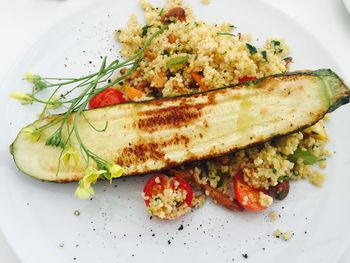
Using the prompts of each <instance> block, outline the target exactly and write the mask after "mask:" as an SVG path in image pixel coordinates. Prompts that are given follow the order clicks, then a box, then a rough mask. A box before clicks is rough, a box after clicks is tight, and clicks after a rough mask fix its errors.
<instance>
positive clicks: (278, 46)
mask: <svg viewBox="0 0 350 263" xmlns="http://www.w3.org/2000/svg"><path fill="white" fill-rule="evenodd" d="M271 43H272V45H273V49H274V54H277V53H282V52H283V49H282V48H281V42H280V41H278V40H272V41H271Z"/></svg>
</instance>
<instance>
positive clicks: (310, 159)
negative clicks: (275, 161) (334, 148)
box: [288, 148, 319, 165]
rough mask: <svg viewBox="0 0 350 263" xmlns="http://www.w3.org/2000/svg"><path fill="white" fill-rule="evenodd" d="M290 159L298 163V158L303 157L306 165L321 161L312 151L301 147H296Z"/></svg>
mask: <svg viewBox="0 0 350 263" xmlns="http://www.w3.org/2000/svg"><path fill="white" fill-rule="evenodd" d="M288 159H289V161H291V162H293V163H297V161H298V159H302V160H303V162H304V164H306V165H313V164H315V163H317V162H318V161H319V159H318V158H317V157H316V156H315V155H314V154H313V153H312V152H310V151H303V150H302V149H300V148H298V149H296V151H295V152H294V153H293V154H292V155H289V157H288Z"/></svg>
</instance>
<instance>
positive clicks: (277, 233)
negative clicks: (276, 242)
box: [273, 229, 294, 241]
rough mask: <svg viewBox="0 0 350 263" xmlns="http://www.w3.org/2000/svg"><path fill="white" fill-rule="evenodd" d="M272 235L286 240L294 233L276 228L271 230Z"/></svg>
mask: <svg viewBox="0 0 350 263" xmlns="http://www.w3.org/2000/svg"><path fill="white" fill-rule="evenodd" d="M273 235H274V236H275V237H276V238H281V239H282V240H284V241H288V240H290V239H291V238H292V237H293V236H294V233H293V232H292V231H286V232H282V231H281V230H280V229H276V230H275V231H273Z"/></svg>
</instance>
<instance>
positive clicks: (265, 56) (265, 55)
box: [261, 50, 267, 60]
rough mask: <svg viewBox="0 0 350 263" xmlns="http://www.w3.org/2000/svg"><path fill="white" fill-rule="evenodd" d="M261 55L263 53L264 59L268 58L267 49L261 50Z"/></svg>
mask: <svg viewBox="0 0 350 263" xmlns="http://www.w3.org/2000/svg"><path fill="white" fill-rule="evenodd" d="M261 55H262V57H263V59H265V60H267V53H266V50H264V51H261Z"/></svg>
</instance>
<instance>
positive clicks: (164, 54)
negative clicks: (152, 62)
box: [161, 49, 170, 57]
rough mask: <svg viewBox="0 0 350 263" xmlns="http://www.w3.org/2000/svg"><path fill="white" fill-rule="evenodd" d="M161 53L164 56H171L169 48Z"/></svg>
mask: <svg viewBox="0 0 350 263" xmlns="http://www.w3.org/2000/svg"><path fill="white" fill-rule="evenodd" d="M161 55H162V56H167V57H169V56H170V52H169V51H168V50H166V49H164V50H163V51H162V53H161Z"/></svg>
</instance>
